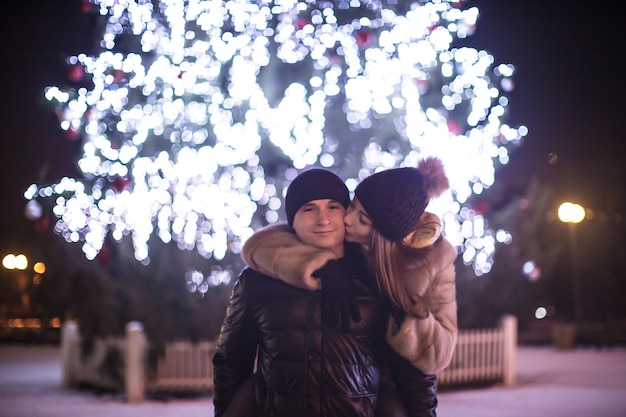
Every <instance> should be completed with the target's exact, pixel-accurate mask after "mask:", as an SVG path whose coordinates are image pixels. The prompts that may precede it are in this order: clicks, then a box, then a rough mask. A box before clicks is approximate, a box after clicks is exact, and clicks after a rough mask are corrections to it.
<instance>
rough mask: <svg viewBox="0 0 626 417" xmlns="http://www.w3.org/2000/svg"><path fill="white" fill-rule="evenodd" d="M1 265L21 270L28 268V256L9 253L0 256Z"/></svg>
mask: <svg viewBox="0 0 626 417" xmlns="http://www.w3.org/2000/svg"><path fill="white" fill-rule="evenodd" d="M2 266H4V267H5V268H6V269H19V270H21V271H23V270H25V269H26V268H28V258H26V255H23V254H20V255H14V254H12V253H9V254H8V255H6V256H5V257H4V258H2Z"/></svg>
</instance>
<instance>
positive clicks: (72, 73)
mask: <svg viewBox="0 0 626 417" xmlns="http://www.w3.org/2000/svg"><path fill="white" fill-rule="evenodd" d="M84 76H85V71H84V69H83V66H82V65H80V64H73V65H71V66H70V67H69V69H68V70H67V77H68V78H69V79H70V80H71V81H74V82H75V83H77V82H79V81H81V80H82V79H83V77H84Z"/></svg>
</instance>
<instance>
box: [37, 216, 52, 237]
mask: <svg viewBox="0 0 626 417" xmlns="http://www.w3.org/2000/svg"><path fill="white" fill-rule="evenodd" d="M50 224H51V221H50V217H48V216H41V217H40V218H39V219H38V220H37V221H36V222H35V230H36V231H37V232H39V233H42V234H44V233H48V232H49V231H50Z"/></svg>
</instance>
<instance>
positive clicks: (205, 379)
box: [61, 316, 517, 402]
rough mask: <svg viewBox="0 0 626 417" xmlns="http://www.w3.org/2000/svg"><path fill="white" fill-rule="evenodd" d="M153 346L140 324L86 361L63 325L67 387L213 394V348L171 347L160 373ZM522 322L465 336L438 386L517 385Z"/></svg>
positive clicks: (104, 342) (75, 335)
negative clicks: (110, 361)
mask: <svg viewBox="0 0 626 417" xmlns="http://www.w3.org/2000/svg"><path fill="white" fill-rule="evenodd" d="M148 347H149V346H148V342H147V340H146V337H145V335H144V332H143V326H142V325H141V323H137V322H131V323H128V325H127V326H126V336H125V337H118V338H107V339H98V340H96V341H95V343H94V346H93V349H92V350H91V353H90V355H89V356H87V357H84V358H83V357H82V356H81V354H80V334H79V331H78V326H77V325H76V323H74V322H69V321H68V322H66V323H64V324H63V328H62V332H61V359H62V367H63V368H62V369H63V384H64V385H65V386H66V387H71V386H74V385H77V384H88V385H91V386H95V387H100V388H106V389H124V390H125V392H126V398H127V401H128V402H140V401H143V400H144V399H145V395H146V393H147V392H157V391H168V392H210V391H211V390H212V389H213V364H212V358H213V354H214V352H215V343H213V342H199V343H190V342H172V343H168V344H167V345H166V346H165V355H164V356H163V357H162V358H161V359H159V361H158V363H157V368H156V372H154V373H153V374H151V373H149V372H148V369H147V368H148V367H147V360H146V357H147V355H146V354H147V348H148ZM516 348H517V319H516V318H515V317H513V316H506V317H504V318H503V320H502V322H501V325H500V326H499V327H497V328H493V329H474V330H461V331H459V337H458V342H457V346H456V349H455V352H454V355H453V357H452V362H451V363H450V365H449V366H448V367H447V368H446V369H445V370H443V371H442V372H441V373H439V374H438V381H439V386H440V387H441V386H447V385H454V384H464V383H473V382H502V383H503V384H504V385H505V386H513V385H515V373H516V368H515V366H516V364H515V362H516V357H515V351H516ZM113 351H115V352H118V353H117V354H118V355H120V356H121V357H122V358H123V361H122V363H123V369H122V370H120V371H119V372H118V374H119V375H118V377H117V378H113V377H111V376H110V375H109V376H107V375H105V374H103V373H102V372H101V371H100V370H101V369H102V367H103V366H104V364H105V362H106V360H107V355H110V354H111V352H113Z"/></svg>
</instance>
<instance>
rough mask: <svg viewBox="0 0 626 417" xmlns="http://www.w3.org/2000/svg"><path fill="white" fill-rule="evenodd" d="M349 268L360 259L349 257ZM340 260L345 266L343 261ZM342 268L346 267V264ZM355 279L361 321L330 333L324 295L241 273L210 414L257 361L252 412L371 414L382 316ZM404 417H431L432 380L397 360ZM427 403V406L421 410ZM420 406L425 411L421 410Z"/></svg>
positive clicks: (293, 416) (319, 416)
mask: <svg viewBox="0 0 626 417" xmlns="http://www.w3.org/2000/svg"><path fill="white" fill-rule="evenodd" d="M352 261H353V263H354V265H363V264H364V262H363V261H362V260H358V259H352ZM342 262H348V260H347V259H346V258H344V259H343V260H342ZM344 265H345V264H344ZM352 270H353V271H360V272H359V273H358V274H356V273H355V274H354V277H353V293H354V295H355V297H356V301H357V303H358V305H359V310H360V314H361V321H360V322H358V323H354V322H352V323H351V326H350V329H349V331H347V332H343V331H342V330H341V329H329V328H327V327H326V326H325V325H324V324H323V323H322V320H321V312H320V306H321V293H320V292H319V291H317V292H311V291H307V290H303V289H299V288H296V287H292V286H290V285H288V284H285V283H283V282H282V281H279V280H277V279H273V278H270V277H267V276H265V275H262V274H260V273H258V272H256V271H253V270H251V269H249V268H246V269H244V270H243V272H242V273H241V275H240V277H239V280H238V282H237V283H236V285H235V288H234V289H233V293H232V296H231V300H230V302H229V306H228V309H227V313H226V318H225V319H224V323H223V325H222V330H221V333H220V337H219V340H218V346H217V351H216V354H215V356H214V358H213V368H214V391H213V394H214V396H213V402H214V405H215V416H216V417H221V416H222V415H223V414H224V412H225V410H226V408H227V406H228V404H229V403H230V401H231V399H232V398H233V396H234V395H235V393H236V391H237V389H238V388H239V387H240V386H241V384H243V382H244V381H245V380H246V379H247V378H248V377H249V375H250V374H251V373H252V372H253V368H254V363H255V358H256V357H257V347H258V363H257V377H256V386H255V394H256V395H255V396H256V404H257V408H258V413H257V415H259V416H263V417H270V416H271V417H282V416H284V417H334V416H336V417H372V416H374V409H375V407H376V402H377V394H378V390H379V387H380V383H381V368H382V365H383V361H384V360H385V358H387V356H388V355H389V354H390V349H388V348H387V345H386V342H385V337H384V335H385V327H386V324H387V317H388V315H387V313H386V312H385V311H384V307H383V305H382V303H381V301H380V298H379V296H378V295H377V293H376V292H375V290H374V289H373V287H372V285H371V284H370V285H368V282H369V281H367V278H365V279H364V277H363V273H362V272H363V269H362V268H358V267H354V268H353V269H352ZM387 363H389V364H390V366H391V367H392V369H391V373H392V374H393V375H394V377H395V378H396V381H401V382H399V384H401V385H402V386H399V387H398V388H399V389H398V392H399V393H400V394H401V395H402V396H403V400H404V403H405V405H406V406H407V407H411V408H412V410H408V411H409V413H408V414H409V415H412V416H417V415H420V416H430V415H434V407H435V405H436V399H435V390H436V382H435V381H434V379H433V377H426V378H425V376H424V374H422V373H421V372H419V371H418V370H417V369H416V368H414V367H412V366H410V365H408V366H407V363H406V362H405V361H403V360H402V358H398V357H394V359H393V360H391V361H387ZM424 404H426V406H424ZM424 407H426V409H428V411H426V412H425V411H424Z"/></svg>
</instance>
